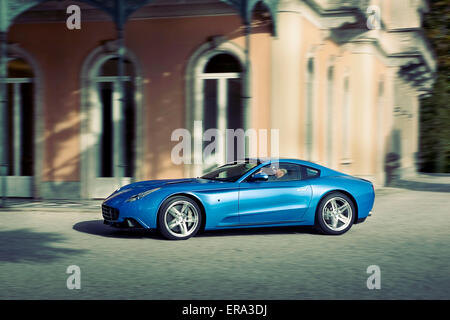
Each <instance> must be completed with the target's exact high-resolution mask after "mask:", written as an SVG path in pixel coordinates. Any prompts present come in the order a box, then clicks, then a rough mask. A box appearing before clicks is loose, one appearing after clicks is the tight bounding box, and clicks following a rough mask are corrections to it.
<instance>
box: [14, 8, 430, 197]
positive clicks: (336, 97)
mask: <svg viewBox="0 0 450 320" xmlns="http://www.w3.org/2000/svg"><path fill="white" fill-rule="evenodd" d="M269 2H270V1H261V2H260V3H258V2H257V1H256V2H255V3H256V5H255V7H254V10H253V11H252V12H253V15H252V20H251V24H250V26H251V32H250V34H249V35H248V36H246V29H245V26H244V24H243V22H242V18H241V16H240V15H239V14H238V13H237V10H236V8H234V7H232V6H231V5H230V4H229V3H228V2H227V1H218V0H193V1H175V0H155V1H153V2H151V3H149V4H147V5H145V6H143V7H142V8H140V9H138V10H137V11H136V12H135V13H133V15H131V17H130V18H129V20H128V22H127V23H126V25H125V29H124V34H125V57H126V63H125V73H124V74H123V75H122V78H120V77H119V76H118V71H117V49H118V46H119V43H118V42H117V40H116V37H117V36H116V32H115V29H114V23H113V22H112V21H111V19H110V18H109V17H108V16H106V15H105V14H104V13H102V12H101V10H99V9H96V8H95V7H93V6H91V5H89V4H85V3H81V2H80V3H78V5H79V7H80V8H81V29H79V30H68V29H67V26H66V19H67V14H66V12H65V8H66V7H67V6H68V5H69V4H77V2H73V1H70V3H69V2H57V3H56V2H52V1H48V2H42V3H40V4H38V5H36V6H34V7H32V8H30V9H29V10H27V11H26V12H24V13H23V14H21V15H20V16H19V17H17V18H16V20H15V21H14V24H12V25H11V27H10V28H9V31H8V46H7V47H8V56H9V64H8V70H9V73H8V79H7V83H8V88H9V89H8V90H9V91H8V92H9V93H8V97H9V98H8V110H9V111H8V112H9V114H10V116H9V118H8V119H9V120H8V121H9V122H8V124H9V131H8V132H9V144H8V150H9V169H8V170H9V171H8V176H7V185H8V188H7V191H8V196H16V197H36V198H69V199H70V198H74V199H77V198H102V197H104V196H106V195H107V194H108V193H110V192H112V191H113V190H114V189H115V188H116V187H117V186H118V185H119V184H125V183H129V182H131V181H135V180H146V179H163V178H183V177H191V176H197V175H199V174H201V173H202V172H203V171H204V170H206V169H207V166H205V165H204V164H203V162H202V163H193V164H184V163H181V164H178V163H175V162H174V161H173V157H172V152H173V149H174V147H175V146H176V145H177V144H178V142H179V141H177V140H174V139H173V133H174V131H175V130H177V129H180V128H185V129H187V130H188V131H189V132H190V133H191V138H192V141H191V142H192V145H193V146H194V145H197V146H198V145H199V146H204V142H203V141H202V134H203V133H204V132H205V130H206V129H208V128H214V127H215V128H219V129H229V128H232V129H237V128H242V129H244V130H247V129H254V130H256V131H258V130H266V131H267V132H269V137H268V140H267V144H265V145H262V144H261V145H259V146H258V150H260V151H262V150H265V151H267V152H266V153H267V154H269V155H270V151H271V150H270V149H271V147H272V148H274V145H273V144H271V143H270V136H271V134H270V132H273V130H278V131H277V132H278V134H277V137H278V141H279V143H278V145H277V146H276V148H277V149H278V153H279V156H280V157H289V158H299V159H305V160H310V161H313V162H316V163H319V164H322V165H325V166H328V167H331V168H333V169H336V170H339V171H343V172H346V173H349V174H352V175H356V176H360V177H363V178H366V179H369V180H371V181H373V182H374V183H375V185H377V186H382V185H384V184H385V183H386V158H387V155H388V154H390V153H395V154H397V155H398V156H399V164H400V168H399V172H400V173H401V174H405V175H406V174H412V173H414V172H415V171H416V161H415V155H416V152H417V150H418V148H417V146H418V123H419V98H420V96H421V95H423V94H427V92H429V90H430V89H431V85H432V82H433V73H434V71H435V69H436V62H435V58H434V56H433V52H432V50H431V48H430V46H429V44H428V42H427V40H426V38H425V37H424V35H423V30H422V23H423V21H422V18H423V14H424V13H425V12H426V11H427V10H428V8H427V5H426V1H419V0H395V1H394V0H391V1H389V0H378V1H331V0H328V1H327V0H305V1H303V0H281V1H276V2H277V4H276V6H275V7H276V11H275V12H273V11H271V10H269V8H268V6H267V4H268V3H269ZM247 30H248V29H247ZM122 83H125V85H124V87H125V89H124V92H125V93H124V94H125V96H126V97H127V100H126V101H127V102H126V103H125V104H120V102H119V100H120V94H119V92H120V89H119V88H120V85H121V84H122ZM196 123H202V126H201V127H197V126H196V125H195V124H196ZM271 130H272V131H271ZM222 148H225V147H224V146H222ZM272 151H273V150H272ZM196 152H197V153H198V151H193V152H192V154H191V157H192V160H193V158H194V157H195V156H196ZM197 155H198V154H197ZM200 157H201V155H200ZM203 160H205V159H203ZM192 162H195V161H192ZM27 168H28V169H27Z"/></svg>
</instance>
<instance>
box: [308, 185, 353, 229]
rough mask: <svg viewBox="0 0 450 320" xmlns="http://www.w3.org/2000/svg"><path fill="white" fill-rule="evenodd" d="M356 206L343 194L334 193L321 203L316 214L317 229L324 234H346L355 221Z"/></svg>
mask: <svg viewBox="0 0 450 320" xmlns="http://www.w3.org/2000/svg"><path fill="white" fill-rule="evenodd" d="M355 214H356V210H355V204H354V203H353V201H352V200H351V199H350V198H349V197H348V196H346V195H345V194H343V193H341V192H332V193H330V194H328V195H327V196H325V197H324V198H323V199H322V200H321V201H320V203H319V206H318V207H317V212H316V229H318V231H319V232H321V233H323V234H328V235H340V234H344V233H346V232H347V231H348V230H349V229H350V228H351V227H352V225H353V222H354V220H355Z"/></svg>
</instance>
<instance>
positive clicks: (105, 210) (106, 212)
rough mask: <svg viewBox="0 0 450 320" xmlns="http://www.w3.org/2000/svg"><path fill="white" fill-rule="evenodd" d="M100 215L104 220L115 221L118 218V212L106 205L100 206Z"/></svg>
mask: <svg viewBox="0 0 450 320" xmlns="http://www.w3.org/2000/svg"><path fill="white" fill-rule="evenodd" d="M102 214H103V219H105V220H117V219H118V218H119V210H118V209H116V208H113V207H110V206H106V205H102Z"/></svg>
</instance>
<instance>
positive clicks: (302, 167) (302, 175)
mask: <svg viewBox="0 0 450 320" xmlns="http://www.w3.org/2000/svg"><path fill="white" fill-rule="evenodd" d="M279 164H280V165H282V164H287V165H294V166H298V167H300V179H298V180H279V181H277V180H272V181H269V180H267V181H262V182H264V183H266V182H278V183H279V182H298V181H305V180H310V179H315V178H320V176H321V171H320V170H319V169H317V168H313V167H311V166H307V165H303V164H299V163H294V162H280V163H279ZM270 165H272V163H267V164H265V165H263V166H261V167H255V168H253V169H254V170H255V171H254V172H252V173H250V174H249V175H248V176H247V177H246V178H245V179H244V180H243V181H242V182H251V181H250V179H251V177H252V176H253V175H254V174H255V173H256V172H257V171H259V170H260V169H262V168H265V167H267V166H270ZM253 169H252V170H253ZM306 169H312V170H314V171H317V176H314V177H309V178H308V177H306ZM247 173H248V172H247Z"/></svg>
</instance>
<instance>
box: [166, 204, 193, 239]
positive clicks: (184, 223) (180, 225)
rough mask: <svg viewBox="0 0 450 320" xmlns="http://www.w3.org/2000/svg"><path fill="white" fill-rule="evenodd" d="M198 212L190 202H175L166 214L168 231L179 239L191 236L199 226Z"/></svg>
mask: <svg viewBox="0 0 450 320" xmlns="http://www.w3.org/2000/svg"><path fill="white" fill-rule="evenodd" d="M198 214H199V213H198V211H197V209H196V208H195V207H194V205H193V204H192V203H190V202H189V201H184V200H180V201H175V202H174V203H172V204H171V205H170V206H169V207H168V208H167V210H166V212H165V213H164V223H165V226H166V229H167V231H168V232H169V233H170V234H172V235H173V236H175V237H177V238H181V237H187V236H189V235H191V234H192V233H193V232H194V231H195V229H196V228H197V225H198Z"/></svg>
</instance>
